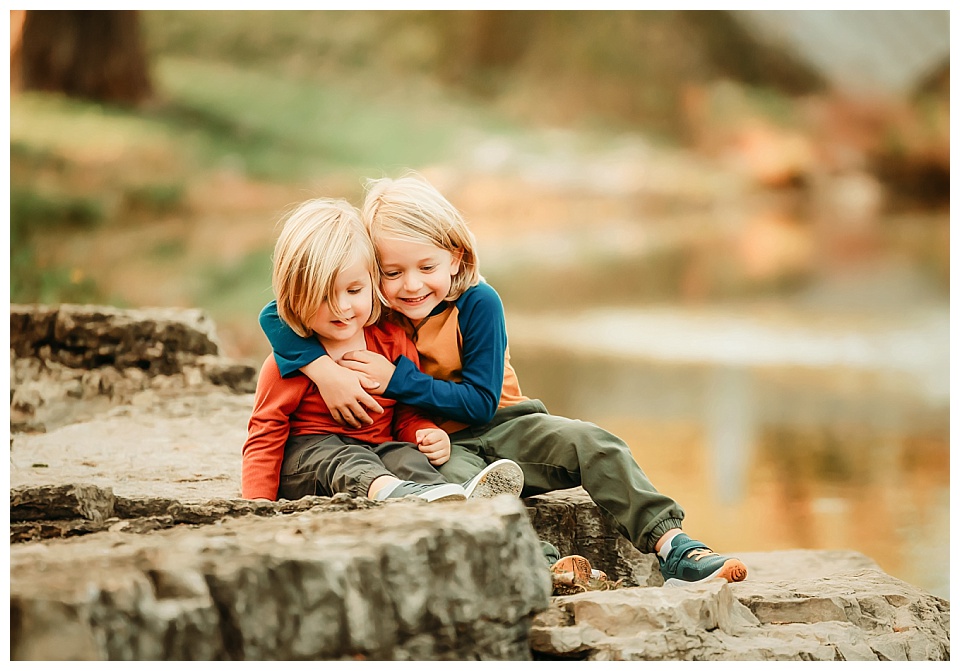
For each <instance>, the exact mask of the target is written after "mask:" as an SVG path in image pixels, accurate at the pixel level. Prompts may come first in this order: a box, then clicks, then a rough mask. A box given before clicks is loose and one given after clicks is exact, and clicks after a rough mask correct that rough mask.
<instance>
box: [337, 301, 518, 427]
mask: <svg viewBox="0 0 960 671" xmlns="http://www.w3.org/2000/svg"><path fill="white" fill-rule="evenodd" d="M458 309H459V325H460V333H461V337H462V345H461V365H462V379H461V381H460V382H450V381H447V380H439V379H436V378H434V377H431V376H430V375H428V374H426V373H423V372H421V371H420V369H419V368H418V366H417V361H419V359H418V358H416V351H415V350H414V352H413V355H412V356H411V355H410V353H409V350H408V351H406V352H404V354H403V355H402V356H400V357H397V358H396V359H395V360H394V362H393V363H394V364H395V366H396V369H395V370H393V371H392V375H391V376H389V378H388V381H389V384H387V388H386V389H385V390H384V392H383V395H384V396H386V397H388V398H393V399H396V400H397V401H400V402H402V403H406V404H408V405H415V406H417V407H420V408H423V409H425V410H428V411H430V412H432V413H436V414H438V415H441V416H443V417H446V418H449V419H454V420H456V421H459V422H464V423H466V424H486V423H487V422H489V421H490V420H491V419H493V415H494V413H495V412H496V411H497V406H498V405H499V404H500V393H501V391H502V389H503V371H504V361H505V357H506V350H507V327H506V321H505V319H504V316H503V303H502V302H501V301H500V297H499V296H498V295H497V293H496V291H494V290H493V288H492V287H490V286H489V285H487V284H480V285H478V286H476V287H473V288H472V289H471V290H470V295H469V296H467V295H464V297H463V300H462V301H460V302H458ZM378 356H379V355H377V354H375V353H373V352H358V353H353V354H350V355H348V357H349V359H348V358H347V357H345V358H344V361H343V362H342V365H343V366H346V367H348V368H351V369H352V370H356V371H358V372H363V373H366V374H368V376H369V377H371V378H372V379H375V380H376V379H378V375H380V376H382V375H383V374H384V373H383V372H384V371H386V370H389V369H388V368H387V367H385V366H384V365H383V364H384V361H383V360H382V358H381V359H378V358H377V357H378Z"/></svg>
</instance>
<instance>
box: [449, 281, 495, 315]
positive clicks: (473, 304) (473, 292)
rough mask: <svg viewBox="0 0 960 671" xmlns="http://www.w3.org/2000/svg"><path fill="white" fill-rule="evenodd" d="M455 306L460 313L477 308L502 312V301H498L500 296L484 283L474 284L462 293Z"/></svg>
mask: <svg viewBox="0 0 960 671" xmlns="http://www.w3.org/2000/svg"><path fill="white" fill-rule="evenodd" d="M456 305H457V308H458V309H459V310H460V311H461V312H464V311H466V310H469V309H477V308H479V309H481V310H484V309H486V310H494V311H500V312H502V311H503V301H501V300H500V294H498V293H497V292H496V290H495V289H494V288H493V287H492V286H490V285H489V284H487V283H486V282H480V283H478V284H474V285H473V286H472V287H470V288H469V289H467V290H466V291H464V292H463V293H462V294H461V295H460V298H458V299H457V300H456Z"/></svg>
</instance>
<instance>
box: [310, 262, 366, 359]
mask: <svg viewBox="0 0 960 671" xmlns="http://www.w3.org/2000/svg"><path fill="white" fill-rule="evenodd" d="M333 301H336V304H337V305H338V306H339V308H340V311H341V312H342V313H343V317H342V318H340V317H337V315H335V314H334V313H333V310H331V309H330V303H331V302H333ZM372 310H373V282H372V280H371V279H370V270H369V268H368V266H367V264H366V263H365V262H364V261H362V260H358V261H355V262H354V263H352V264H350V265H349V266H347V267H346V268H344V269H343V270H341V271H340V272H339V273H338V274H337V280H336V282H335V283H334V287H333V291H332V293H331V295H329V296H327V300H325V301H324V302H323V303H322V304H321V305H320V309H319V310H317V314H316V315H315V316H314V318H313V321H311V322H310V324H309V326H310V328H312V329H313V332H314V333H316V334H317V337H318V338H320V342H322V343H323V344H324V345H328V344H329V345H335V344H336V343H338V342H345V341H348V340H350V339H351V338H353V337H354V336H356V335H357V333H359V332H361V331H363V326H364V324H366V323H367V320H368V319H370V312H371V311H372Z"/></svg>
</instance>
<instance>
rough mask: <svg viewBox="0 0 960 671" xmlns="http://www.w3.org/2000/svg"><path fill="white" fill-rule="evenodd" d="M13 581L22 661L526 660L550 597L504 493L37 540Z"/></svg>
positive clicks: (14, 569) (22, 548)
mask: <svg viewBox="0 0 960 671" xmlns="http://www.w3.org/2000/svg"><path fill="white" fill-rule="evenodd" d="M504 567H510V568H509V570H505V568H504ZM10 576H11V584H10V594H11V597H10V612H11V657H12V658H13V659H21V660H24V659H81V660H100V659H111V660H113V659H122V660H168V659H169V660H224V659H226V660H258V659H259V660H272V659H277V660H284V659H290V660H296V659H501V660H503V659H529V658H530V655H531V652H530V647H529V640H528V636H529V629H530V618H531V617H532V616H533V614H534V613H535V612H538V611H540V610H543V609H544V608H545V607H546V606H547V603H548V596H549V591H550V580H549V577H548V575H547V569H546V566H545V565H544V563H543V561H542V559H541V556H540V546H539V543H538V542H537V539H536V536H535V534H534V533H533V530H532V528H531V526H530V522H529V520H528V519H527V516H526V513H525V511H524V508H523V506H522V505H521V504H520V503H519V502H518V501H516V500H510V499H508V498H502V499H497V500H487V501H470V502H466V503H463V504H457V511H456V514H450V511H449V510H444V509H443V505H440V504H438V505H433V506H431V505H427V504H425V503H420V502H417V501H410V502H407V501H401V502H396V503H390V504H378V505H376V506H375V507H371V508H370V509H366V510H357V511H352V512H349V513H345V512H330V511H328V510H325V509H324V508H323V507H319V508H316V509H311V510H307V511H303V512H295V513H292V514H288V515H279V516H272V517H254V516H249V515H248V516H244V517H241V518H238V519H230V520H226V521H223V522H222V523H221V524H209V525H204V526H200V527H197V528H186V527H182V528H177V529H171V530H166V531H160V532H157V533H152V534H125V533H122V532H113V531H106V532H101V533H96V534H92V535H89V536H86V537H84V538H78V539H70V540H60V541H49V542H46V543H28V544H22V545H17V546H14V547H13V548H12V549H11V558H10Z"/></svg>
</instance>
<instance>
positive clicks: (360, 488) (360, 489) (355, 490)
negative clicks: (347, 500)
mask: <svg viewBox="0 0 960 671" xmlns="http://www.w3.org/2000/svg"><path fill="white" fill-rule="evenodd" d="M383 475H392V473H390V472H389V471H381V470H370V471H363V472H362V473H360V474H359V475H358V476H357V478H356V480H354V482H355V485H354V486H353V487H348V489H350V490H352V491H348V492H347V494H349V495H350V496H354V497H356V498H361V499H365V498H367V497H368V496H369V493H370V485H372V484H373V481H374V480H376V479H377V478H379V477H381V476H383Z"/></svg>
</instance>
